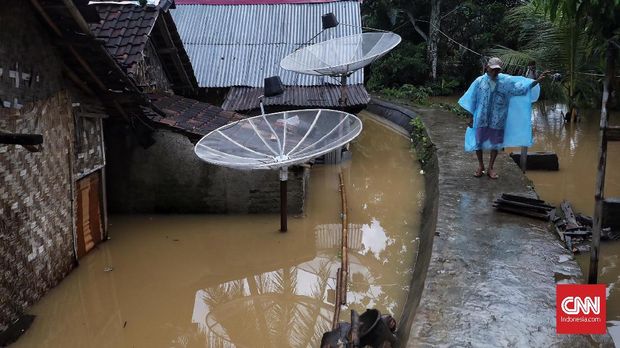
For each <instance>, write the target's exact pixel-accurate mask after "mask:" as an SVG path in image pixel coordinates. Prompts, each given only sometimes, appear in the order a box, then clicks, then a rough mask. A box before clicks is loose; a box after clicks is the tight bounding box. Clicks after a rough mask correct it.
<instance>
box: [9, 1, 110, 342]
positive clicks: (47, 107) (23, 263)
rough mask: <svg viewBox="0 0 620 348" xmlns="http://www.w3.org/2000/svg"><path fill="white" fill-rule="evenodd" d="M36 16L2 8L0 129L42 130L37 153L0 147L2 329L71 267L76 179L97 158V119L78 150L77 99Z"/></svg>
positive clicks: (25, 6)
mask: <svg viewBox="0 0 620 348" xmlns="http://www.w3.org/2000/svg"><path fill="white" fill-rule="evenodd" d="M38 18H39V17H38V14H37V13H36V11H35V10H34V9H33V8H31V5H30V3H29V2H27V1H17V2H13V3H12V4H11V6H4V7H0V23H2V25H1V26H2V30H0V71H1V73H0V131H7V132H14V133H35V134H41V135H43V144H42V148H41V151H39V152H29V151H28V150H26V149H25V148H24V147H22V146H18V145H3V144H0V332H3V331H4V330H6V329H7V328H8V327H9V326H10V325H11V324H12V323H13V322H14V321H15V320H16V319H18V318H19V317H20V316H21V315H23V314H24V311H25V310H26V308H27V307H28V306H29V305H31V304H33V303H34V302H36V301H37V300H38V299H39V298H41V297H42V296H43V295H44V294H45V293H46V292H47V291H48V290H49V289H50V288H52V287H54V286H55V285H56V284H58V283H59V282H60V280H61V279H63V278H64V277H65V276H66V275H67V274H68V273H69V272H70V270H71V269H72V268H73V265H74V262H75V252H74V219H75V216H74V211H73V193H74V181H75V180H76V179H77V177H78V174H79V173H80V172H82V171H85V170H88V168H93V167H94V166H97V165H98V164H100V163H101V162H102V156H99V155H97V154H96V152H97V150H96V149H97V148H99V149H102V144H101V135H100V128H101V121H100V120H99V121H94V123H92V122H90V121H87V122H86V123H85V124H84V125H83V127H82V128H81V129H82V130H83V131H84V133H83V134H82V135H81V136H80V138H81V139H82V140H81V147H80V149H81V150H80V151H79V152H78V153H76V152H75V147H74V146H75V144H76V142H77V140H76V137H75V133H74V129H75V128H74V127H75V123H74V122H75V119H74V117H73V111H74V110H73V109H74V108H73V106H72V103H75V102H78V101H79V100H76V98H75V97H74V96H73V95H72V93H70V92H69V91H68V89H67V85H66V84H65V81H64V80H63V75H62V67H63V62H62V60H61V56H60V54H59V52H58V51H57V50H56V47H54V45H53V44H52V42H53V38H52V37H51V36H50V30H49V28H48V27H46V26H45V25H44V24H42V23H41V22H39V20H38ZM91 123H92V124H91ZM97 132H99V133H97Z"/></svg>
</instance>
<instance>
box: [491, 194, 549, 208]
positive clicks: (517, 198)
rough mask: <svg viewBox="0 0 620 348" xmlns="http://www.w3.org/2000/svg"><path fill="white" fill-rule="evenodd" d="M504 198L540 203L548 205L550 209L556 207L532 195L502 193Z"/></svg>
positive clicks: (544, 205)
mask: <svg viewBox="0 0 620 348" xmlns="http://www.w3.org/2000/svg"><path fill="white" fill-rule="evenodd" d="M502 198H503V199H505V200H508V201H516V202H523V203H528V204H535V205H539V206H541V207H547V208H549V209H554V208H555V207H554V206H552V205H549V204H547V202H545V201H543V200H540V199H535V198H530V197H523V196H518V195H513V194H509V193H502Z"/></svg>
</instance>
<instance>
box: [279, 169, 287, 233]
mask: <svg viewBox="0 0 620 348" xmlns="http://www.w3.org/2000/svg"><path fill="white" fill-rule="evenodd" d="M287 180H288V167H281V168H280V232H286V231H287V226H286V218H287V204H288V202H287V201H286V196H287V195H286V192H287V191H286V182H287Z"/></svg>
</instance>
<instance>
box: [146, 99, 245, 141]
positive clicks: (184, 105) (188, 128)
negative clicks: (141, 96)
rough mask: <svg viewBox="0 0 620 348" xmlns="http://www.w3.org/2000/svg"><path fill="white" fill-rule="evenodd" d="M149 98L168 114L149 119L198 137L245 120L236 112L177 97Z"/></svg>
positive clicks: (150, 115)
mask: <svg viewBox="0 0 620 348" xmlns="http://www.w3.org/2000/svg"><path fill="white" fill-rule="evenodd" d="M149 98H150V99H151V102H152V103H153V105H155V107H157V108H158V109H159V110H161V111H162V112H163V113H165V114H166V117H165V118H162V117H161V116H159V115H157V114H149V119H151V120H152V121H154V122H157V123H161V124H164V125H166V126H171V127H173V128H176V129H179V130H182V131H185V132H189V133H192V134H196V135H205V134H207V133H208V132H210V131H212V130H215V129H217V128H219V127H221V126H223V125H225V124H227V123H229V122H232V121H237V120H241V119H243V118H244V117H243V116H242V115H240V114H237V113H235V112H231V111H225V110H223V109H222V108H220V107H217V106H214V105H211V104H207V103H202V102H199V101H197V100H194V99H189V98H183V97H181V96H177V95H168V94H150V95H149Z"/></svg>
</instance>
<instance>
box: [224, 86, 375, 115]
mask: <svg viewBox="0 0 620 348" xmlns="http://www.w3.org/2000/svg"><path fill="white" fill-rule="evenodd" d="M346 89H347V97H348V98H347V104H346V106H358V105H366V104H367V103H368V101H370V96H369V95H368V92H366V89H365V88H364V86H363V85H361V84H358V85H349V86H347V87H346ZM263 94H264V93H263V88H253V87H233V88H231V89H230V91H229V92H228V95H227V96H226V100H225V101H224V103H223V105H222V108H223V109H225V110H236V111H247V110H253V109H257V108H258V107H259V105H258V97H260V96H261V95H263ZM339 98H340V86H336V85H325V86H287V87H286V88H285V90H284V93H283V94H281V95H279V96H276V97H271V98H264V99H263V104H264V105H278V106H295V107H310V108H314V107H338V106H339V101H338V99H339Z"/></svg>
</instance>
